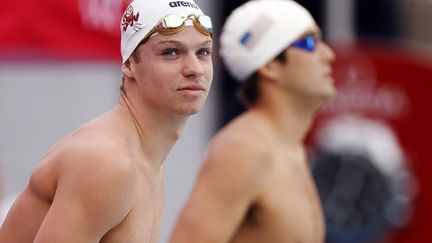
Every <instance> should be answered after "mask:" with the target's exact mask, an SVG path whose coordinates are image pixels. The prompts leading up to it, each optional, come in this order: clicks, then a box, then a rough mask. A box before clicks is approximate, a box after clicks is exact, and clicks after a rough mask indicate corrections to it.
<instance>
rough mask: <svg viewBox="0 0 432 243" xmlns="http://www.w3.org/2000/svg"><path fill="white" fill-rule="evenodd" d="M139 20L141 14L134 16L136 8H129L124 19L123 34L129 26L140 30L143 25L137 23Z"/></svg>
mask: <svg viewBox="0 0 432 243" xmlns="http://www.w3.org/2000/svg"><path fill="white" fill-rule="evenodd" d="M138 18H139V12H137V13H136V14H134V8H133V7H132V6H129V7H128V9H127V10H126V12H125V14H124V15H123V18H122V23H121V25H122V27H123V32H124V31H126V30H127V28H128V27H129V26H130V27H132V28H133V29H134V30H135V31H138V30H140V29H141V27H140V25H141V24H140V23H135V22H136V21H138Z"/></svg>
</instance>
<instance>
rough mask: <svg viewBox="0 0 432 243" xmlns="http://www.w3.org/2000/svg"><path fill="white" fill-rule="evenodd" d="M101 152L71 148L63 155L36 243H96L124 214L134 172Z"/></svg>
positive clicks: (128, 204) (130, 193)
mask: <svg viewBox="0 0 432 243" xmlns="http://www.w3.org/2000/svg"><path fill="white" fill-rule="evenodd" d="M103 152H104V153H103ZM103 152H102V151H101V152H99V153H98V152H97V151H91V153H90V152H86V151H84V152H83V151H80V153H76V152H73V151H71V152H69V154H70V156H68V155H66V156H63V157H62V162H61V163H62V164H65V165H64V166H63V165H62V166H60V168H58V169H59V170H60V175H61V176H60V177H59V180H58V183H57V189H56V193H55V197H54V200H53V202H52V205H51V207H50V209H49V211H48V214H47V215H46V217H45V219H44V221H43V222H42V224H41V226H40V229H39V231H38V233H37V235H36V238H35V241H34V242H35V243H46V242H50V243H77V242H80V243H96V242H99V241H100V239H101V238H102V237H103V235H104V234H105V233H106V232H107V231H108V230H110V229H111V228H113V227H114V226H115V225H117V224H119V223H120V222H121V221H122V220H123V219H124V218H125V217H126V215H127V213H128V212H129V210H130V208H131V201H132V199H131V195H132V194H133V192H132V191H133V190H134V179H135V178H134V177H133V176H131V175H134V174H133V173H131V170H130V168H128V166H125V163H121V161H117V160H116V159H115V158H113V156H112V154H111V153H107V152H106V151H103ZM114 157H115V156H114Z"/></svg>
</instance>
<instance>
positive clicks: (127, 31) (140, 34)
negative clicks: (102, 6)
mask: <svg viewBox="0 0 432 243" xmlns="http://www.w3.org/2000/svg"><path fill="white" fill-rule="evenodd" d="M170 14H177V15H181V16H188V15H189V14H195V15H197V16H198V15H202V14H203V12H202V11H201V9H200V8H199V7H198V5H196V4H195V2H194V1H193V0H183V1H170V0H134V1H132V2H131V4H130V5H129V6H128V7H127V8H126V10H125V12H124V14H123V17H122V19H121V24H120V28H121V55H122V59H123V63H125V62H126V61H127V59H128V58H129V56H130V55H131V54H132V52H133V51H134V50H135V48H136V47H137V46H138V44H139V43H140V42H141V41H142V40H143V39H144V37H145V36H146V35H147V33H148V32H149V31H150V30H151V29H153V27H154V26H155V25H156V24H157V23H158V22H159V21H160V20H161V19H162V18H164V17H165V16H167V15H170Z"/></svg>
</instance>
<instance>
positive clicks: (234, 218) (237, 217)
mask: <svg viewBox="0 0 432 243" xmlns="http://www.w3.org/2000/svg"><path fill="white" fill-rule="evenodd" d="M271 130H272V128H271V125H270V122H269V121H268V120H266V119H262V117H260V115H257V114H254V112H249V113H246V115H242V116H240V117H239V118H237V119H236V120H234V121H233V122H232V123H231V124H230V125H228V126H227V127H225V128H224V129H223V130H222V131H221V132H220V133H219V134H218V135H217V136H216V137H215V139H214V140H213V142H212V144H211V145H210V149H209V152H208V156H207V158H206V160H205V163H204V166H203V168H202V171H201V173H200V175H199V177H198V179H197V182H196V187H195V189H194V190H193V192H192V195H191V198H190V200H189V202H188V203H187V205H186V207H185V208H184V210H183V212H182V215H181V216H180V219H179V222H178V224H177V228H176V229H175V231H174V234H173V237H172V241H171V242H172V243H180V242H232V243H246V242H247V243H262V242H272V243H321V242H323V240H324V232H325V226H324V220H323V214H322V209H321V205H320V202H319V197H318V194H317V191H316V188H315V185H314V182H313V180H312V177H311V174H310V171H309V168H308V163H307V159H306V154H305V152H304V148H303V146H302V145H301V144H295V146H293V145H294V144H290V142H293V141H295V139H293V140H291V141H285V142H282V141H281V140H280V137H278V135H275V133H274V132H272V131H271ZM294 137H295V136H293V138H294Z"/></svg>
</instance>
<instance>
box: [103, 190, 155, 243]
mask: <svg viewBox="0 0 432 243" xmlns="http://www.w3.org/2000/svg"><path fill="white" fill-rule="evenodd" d="M162 187H163V184H162V182H160V183H157V184H154V185H152V186H151V187H150V186H149V185H143V187H142V192H141V193H140V195H139V196H138V197H137V199H136V202H135V204H134V206H133V208H132V210H131V211H130V213H129V214H128V215H127V217H126V218H125V219H124V220H123V221H122V222H121V223H120V224H119V225H117V226H116V227H114V228H113V229H112V230H111V231H109V232H108V233H107V234H106V235H105V236H104V237H103V238H102V240H101V242H104V243H111V242H128V243H157V242H158V241H159V237H160V229H161V221H162V213H163V189H162Z"/></svg>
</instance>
